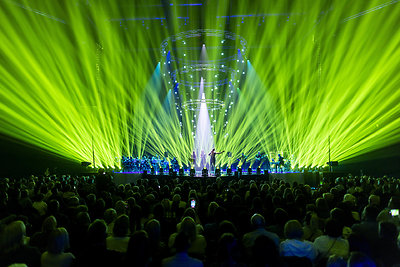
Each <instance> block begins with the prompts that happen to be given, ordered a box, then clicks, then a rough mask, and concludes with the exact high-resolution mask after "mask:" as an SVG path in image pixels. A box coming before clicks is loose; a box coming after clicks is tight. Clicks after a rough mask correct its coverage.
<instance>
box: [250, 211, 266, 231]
mask: <svg viewBox="0 0 400 267" xmlns="http://www.w3.org/2000/svg"><path fill="white" fill-rule="evenodd" d="M250 223H251V226H252V227H253V228H256V229H257V228H264V227H265V219H264V216H262V215H261V214H259V213H255V214H254V215H253V216H251V219H250Z"/></svg>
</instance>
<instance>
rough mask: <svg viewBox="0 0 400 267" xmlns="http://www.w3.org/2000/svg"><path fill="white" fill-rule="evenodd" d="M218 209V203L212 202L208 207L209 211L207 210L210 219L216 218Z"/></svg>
mask: <svg viewBox="0 0 400 267" xmlns="http://www.w3.org/2000/svg"><path fill="white" fill-rule="evenodd" d="M218 207H219V205H218V203H217V202H215V201H212V202H210V204H209V205H208V209H207V215H208V217H209V218H213V217H214V213H215V211H216V210H217V208H218Z"/></svg>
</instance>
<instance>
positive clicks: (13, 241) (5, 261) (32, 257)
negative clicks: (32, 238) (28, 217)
mask: <svg viewBox="0 0 400 267" xmlns="http://www.w3.org/2000/svg"><path fill="white" fill-rule="evenodd" d="M0 238H1V239H2V240H1V241H0V244H1V245H2V247H0V266H9V265H11V264H13V263H25V264H26V265H28V266H33V267H35V266H40V251H39V250H38V249H37V248H35V247H31V246H28V245H26V244H25V238H26V227H25V224H24V222H22V221H14V222H12V223H10V224H9V225H7V226H6V227H5V229H4V230H3V233H2V234H1V237H0Z"/></svg>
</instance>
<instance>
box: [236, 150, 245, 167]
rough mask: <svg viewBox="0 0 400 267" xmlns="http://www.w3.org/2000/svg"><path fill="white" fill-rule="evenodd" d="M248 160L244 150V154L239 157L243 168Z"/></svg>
mask: <svg viewBox="0 0 400 267" xmlns="http://www.w3.org/2000/svg"><path fill="white" fill-rule="evenodd" d="M246 160H247V156H246V155H245V154H244V153H243V152H242V155H241V156H240V157H239V158H238V161H239V165H240V167H241V168H242V169H244V168H245V164H246Z"/></svg>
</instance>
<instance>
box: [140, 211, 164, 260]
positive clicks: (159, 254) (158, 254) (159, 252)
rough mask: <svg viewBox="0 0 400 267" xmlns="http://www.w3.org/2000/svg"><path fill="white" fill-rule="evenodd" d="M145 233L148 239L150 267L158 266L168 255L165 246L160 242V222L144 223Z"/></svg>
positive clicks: (152, 220)
mask: <svg viewBox="0 0 400 267" xmlns="http://www.w3.org/2000/svg"><path fill="white" fill-rule="evenodd" d="M145 231H146V233H147V235H148V237H149V248H150V255H151V258H152V265H153V266H159V265H160V264H161V260H162V259H163V258H165V257H166V256H167V253H168V251H167V247H166V245H165V244H164V242H162V241H161V228H160V222H159V221H157V220H156V219H151V220H150V221H148V222H147V223H146V225H145Z"/></svg>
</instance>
